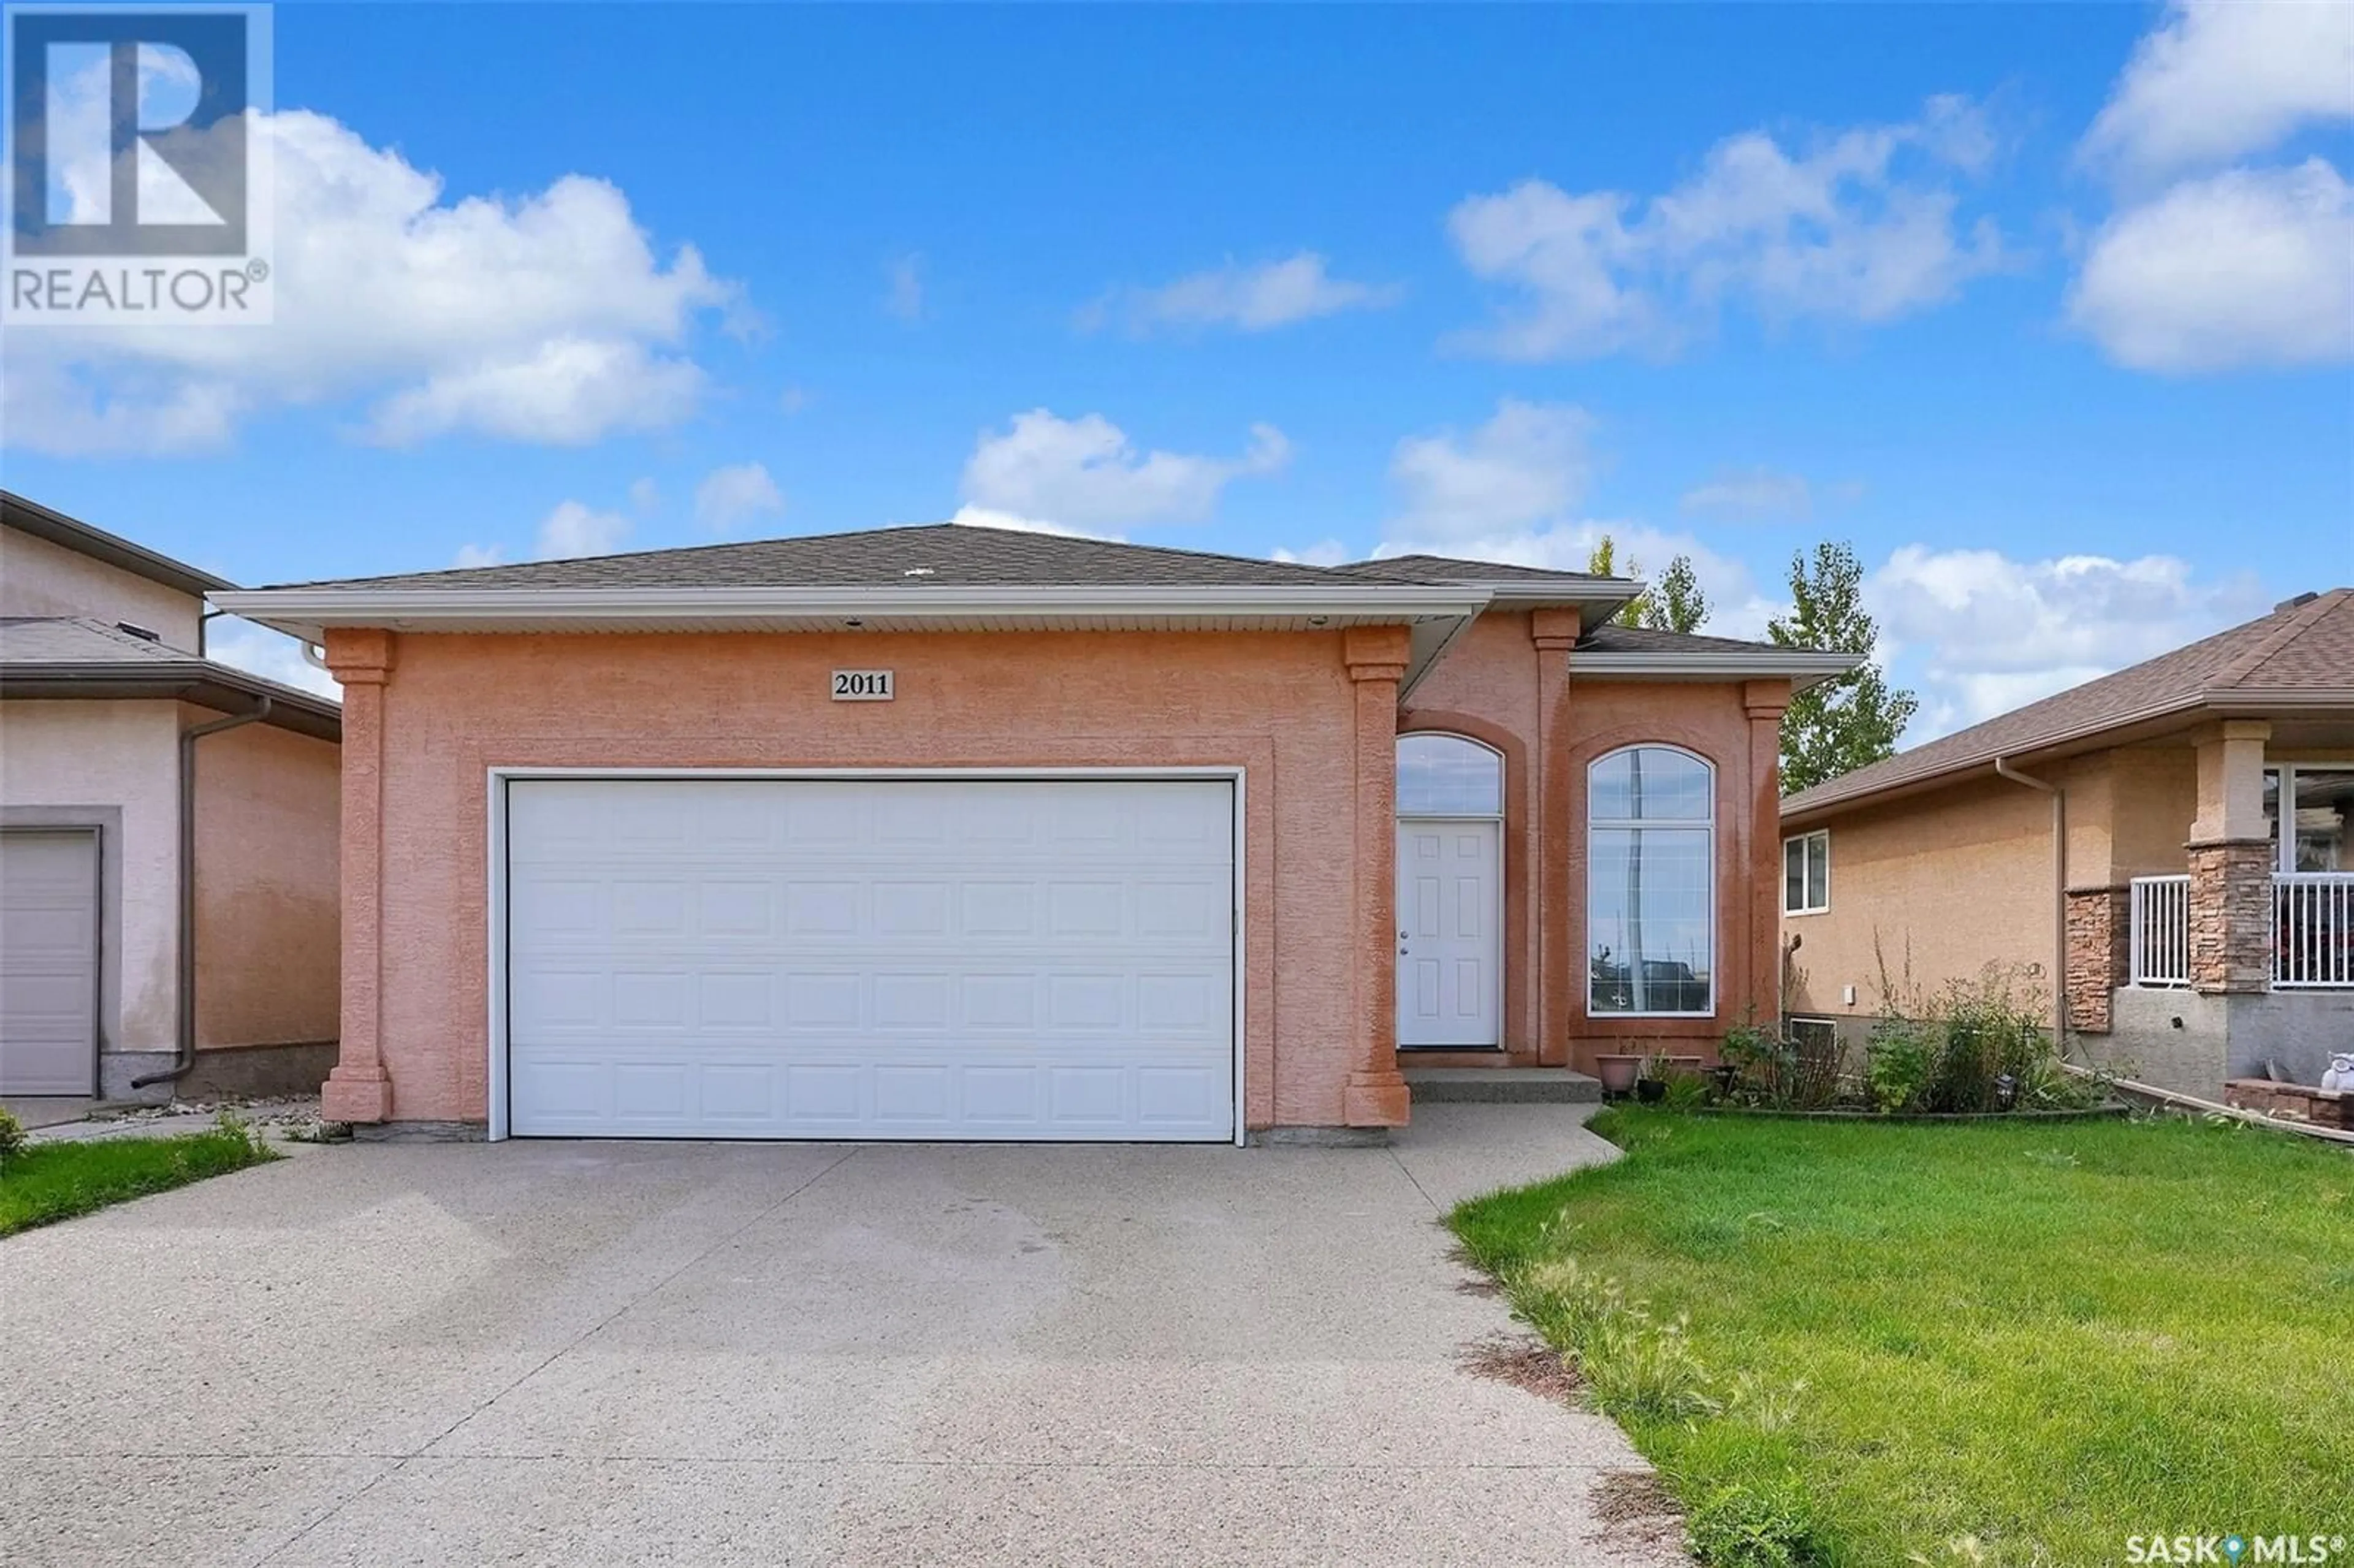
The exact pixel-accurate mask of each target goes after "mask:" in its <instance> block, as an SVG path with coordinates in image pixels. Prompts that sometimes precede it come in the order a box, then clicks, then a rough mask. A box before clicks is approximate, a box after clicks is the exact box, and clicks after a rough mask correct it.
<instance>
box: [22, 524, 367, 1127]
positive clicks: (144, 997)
mask: <svg viewBox="0 0 2354 1568" xmlns="http://www.w3.org/2000/svg"><path fill="white" fill-rule="evenodd" d="M231 586H233V585H231V584H229V583H228V582H226V581H224V580H223V579H221V578H219V577H214V576H212V575H211V574H209V573H207V572H201V571H198V570H196V568H194V567H189V566H186V565H184V564H182V563H180V562H178V561H175V560H171V559H169V558H167V557H165V556H159V555H156V554H155V553H154V552H153V551H150V550H147V549H143V548H142V547H141V546H137V545H134V544H133V543H131V542H130V541H128V540H126V539H121V538H118V537H116V536H115V535H111V534H109V533H106V532H104V531H103V530H101V529H97V528H93V527H91V526H90V525H89V524H84V523H80V522H77V521H75V520H74V519H73V518H70V517H68V516H65V515H63V514H60V513H58V512H54V511H52V510H50V509H49V508H48V507H46V506H41V505H38V504H37V503H33V502H30V501H27V500H25V499H23V498H22V497H19V496H16V495H11V494H5V493H0V1095H5V1096H7V1097H10V1098H19V1097H41V1096H53V1095H54V1096H90V1095H98V1096H101V1097H105V1098H108V1099H146V1100H153V1099H164V1098H168V1097H170V1096H171V1095H172V1094H173V1092H174V1090H175V1086H177V1088H178V1091H179V1092H180V1093H181V1094H183V1095H187V1094H197V1093H220V1092H231V1091H256V1092H261V1091H277V1090H291V1089H303V1088H315V1087H317V1086H318V1084H319V1082H320V1080H321V1079H322V1078H323V1077H324V1076H325V1075H326V1072H327V1069H328V1068H329V1067H330V1066H331V1065H333V1064H334V1049H335V1048H334V1040H335V1027H336V1010H337V1001H336V992H337V987H336V963H337V953H338V948H339V938H338V925H339V918H338V903H337V896H336V871H337V867H336V853H337V851H336V835H337V819H338V805H339V794H338V784H337V743H338V738H339V736H340V735H341V732H342V722H343V720H342V712H341V710H340V708H339V707H338V706H337V705H336V704H335V703H334V702H332V701H330V700H328V699H326V698H323V697H320V696H316V695H313V694H311V693H308V692H302V691H298V690H295V689H294V688H292V687H290V686H285V685H281V684H279V683H276V682H273V681H266V680H263V679H261V678H260V677H258V676H255V675H252V674H249V673H246V672H244V671H242V670H237V669H232V668H230V667H229V666H228V665H226V664H221V663H217V662H213V661H210V660H207V659H206V658H205V657H204V656H203V655H204V627H205V609H204V601H203V596H204V595H205V594H207V593H208V592H210V591H212V590H213V589H216V588H229V587H231Z"/></svg>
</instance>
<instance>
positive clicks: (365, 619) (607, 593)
mask: <svg viewBox="0 0 2354 1568" xmlns="http://www.w3.org/2000/svg"><path fill="white" fill-rule="evenodd" d="M1489 597H1490V596H1489V594H1488V592H1487V590H1486V589H1484V588H1458V587H1432V586H1424V585H1420V584H1395V585H1388V586H1378V587H1377V586H1374V585H1371V584H1363V583H1331V584H1326V583H1308V584H1300V585H1283V586H1270V585H1265V584H1251V585H1247V586H1243V587H1235V588H1182V587H1164V586H1160V585H1152V586H1148V587H1054V588H1037V587H1020V588H1010V587H996V586H969V585H942V586H938V587H925V588H896V587H893V588H884V587H850V588H811V587H787V588H771V587H762V588H240V589H237V590H234V591H223V592H217V593H215V594H213V595H212V596H211V601H212V603H213V604H215V605H216V606H217V607H218V608H219V609H224V610H227V611H228V612H229V613H231V614H234V615H240V616H243V617H245V618H246V619H248V620H258V621H260V622H261V623H262V624H264V625H266V626H271V627H275V628H276V629H277V630H281V631H288V632H291V633H292V634H293V635H295V636H297V637H303V638H304V639H305V640H306V641H317V640H318V633H319V632H320V631H321V630H323V629H324V628H326V627H330V626H352V627H381V626H391V627H394V628H396V629H405V630H433V629H435V628H455V627H460V626H481V625H485V624H495V623H497V622H500V621H510V620H511V621H527V622H530V623H532V624H534V625H537V626H545V625H546V624H548V623H550V622H560V621H566V620H579V621H595V622H599V623H612V622H617V621H619V622H629V621H647V622H671V623H676V622H679V621H683V620H684V621H692V620H710V621H729V622H742V621H746V620H754V621H758V620H776V621H788V620H844V621H847V620H854V619H855V620H917V621H947V620H981V619H989V618H1013V617H1042V616H1054V617H1081V616H1091V617H1114V618H1125V619H1138V618H1147V619H1155V620H1161V619H1165V620H1187V619H1213V618H1225V619H1234V618H1258V619H1267V620H1310V621H1314V620H1316V619H1317V618H1318V617H1324V618H1328V619H1330V620H1333V621H1336V622H1356V623H1360V624H1363V623H1365V622H1368V621H1371V622H1378V623H1385V624H1399V625H1404V624H1410V623H1412V622H1414V621H1416V620H1427V619H1440V618H1449V617H1457V616H1474V615H1477V614H1479V611H1480V610H1481V609H1485V608H1486V607H1487V604H1488V600H1489Z"/></svg>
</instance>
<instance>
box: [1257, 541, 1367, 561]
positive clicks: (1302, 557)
mask: <svg viewBox="0 0 2354 1568" xmlns="http://www.w3.org/2000/svg"><path fill="white" fill-rule="evenodd" d="M1350 558H1351V555H1350V550H1349V546H1346V545H1343V544H1342V543H1341V541H1340V540H1338V539H1321V540H1319V541H1318V542H1317V543H1315V544H1313V545H1310V546H1308V547H1307V548H1305V549H1300V550H1292V549H1287V548H1285V547H1284V546H1281V545H1278V546H1276V547H1275V548H1274V549H1272V550H1270V551H1268V552H1267V559H1269V560H1271V561H1287V562H1289V563H1291V564H1293V565H1295V566H1302V567H1337V566H1339V565H1340V564H1341V562H1343V561H1345V560H1348V559H1350Z"/></svg>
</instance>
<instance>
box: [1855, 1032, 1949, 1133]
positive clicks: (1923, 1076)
mask: <svg viewBox="0 0 2354 1568" xmlns="http://www.w3.org/2000/svg"><path fill="white" fill-rule="evenodd" d="M1928 1033H1929V1032H1928V1031H1927V1030H1926V1029H1925V1027H1924V1026H1922V1025H1921V1024H1919V1023H1916V1022H1914V1021H1913V1020H1912V1019H1909V1018H1896V1017H1893V1016H1892V1017H1887V1018H1882V1019H1881V1020H1880V1021H1879V1022H1876V1023H1874V1024H1873V1025H1872V1038H1871V1039H1870V1040H1869V1041H1867V1042H1866V1043H1865V1044H1864V1048H1863V1052H1864V1069H1863V1076H1864V1082H1865V1084H1866V1086H1868V1087H1869V1088H1870V1089H1871V1091H1872V1107H1873V1108H1875V1109H1877V1110H1883V1111H1912V1110H1918V1109H1920V1108H1921V1102H1922V1098H1923V1097H1924V1096H1925V1095H1926V1094H1927V1093H1928V1089H1929V1077H1930V1074H1931V1072H1932V1071H1933V1069H1934V1068H1935V1048H1934V1047H1933V1046H1932V1045H1931V1044H1930V1043H1929V1038H1928Z"/></svg>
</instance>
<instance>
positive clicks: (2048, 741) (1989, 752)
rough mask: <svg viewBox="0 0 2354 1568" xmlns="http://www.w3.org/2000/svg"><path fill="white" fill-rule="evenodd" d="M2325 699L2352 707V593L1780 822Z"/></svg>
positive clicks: (1938, 745)
mask: <svg viewBox="0 0 2354 1568" xmlns="http://www.w3.org/2000/svg"><path fill="white" fill-rule="evenodd" d="M2333 691H2335V692H2346V693H2349V705H2354V588H2332V589H2331V590H2329V591H2328V592H2327V593H2324V594H2313V595H2307V596H2306V597H2305V598H2303V599H2292V600H2290V601H2289V602H2288V603H2286V604H2284V605H2282V606H2280V607H2279V608H2278V609H2274V611H2273V612H2272V613H2271V614H2270V615H2266V616H2263V617H2260V618H2258V619H2257V620H2251V621H2248V622H2246V623H2244V624H2243V625H2240V626H2234V627H2232V629H2231V630H2228V631H2219V632H2217V633H2216V634H2215V635H2214V636H2212V637H2208V638H2202V639H2200V641H2197V642H2193V643H2190V644H2189V645H2188V646H2187V647H2182V648H2178V649H2176V650H2174V652H2171V653H2161V654H2159V655H2158V657H2157V658H2155V659H2150V660H2147V661H2145V662H2142V663H2139V664H2136V665H2133V666H2131V667H2130V668H2127V669H2124V670H2119V671H2118V672H2116V673H2115V674H2112V675H2104V676H2102V677H2100V678H2099V679H2098V680H2094V681H2087V682H2085V683H2084V684H2083V685H2081V686H2075V687H2072V688H2070V689H2069V690H2067V691H2064V692H2062V693H2060V694H2057V695H2056V696H2050V697H2046V698H2044V699H2043V700H2042V701H2041V702H2040V703H2030V704H2029V705H2027V706H2025V707H2023V708H2019V709H2015V710H2014V711H2012V712H2010V713H2007V714H2003V715H2000V716H1999V717H1996V718H1990V719H1988V720H1987V721H1986V722H1985V723H1984V724H1979V725H1973V726H1970V727H1969V728H1968V729H1965V730H1956V732H1954V733H1953V734H1952V735H1948V736H1941V737H1940V738H1938V739H1936V740H1933V741H1930V742H1928V743H1927V744H1926V745H1924V746H1916V747H1913V749H1911V750H1910V751H1902V752H1899V753H1897V754H1896V755H1895V756H1894V757H1892V758H1888V759H1887V760H1886V761H1884V762H1875V763H1873V764H1872V766H1870V767H1869V768H1857V769H1856V770H1855V771H1854V772H1852V773H1845V774H1841V775H1840V777H1839V778H1837V779H1827V780H1826V781H1824V782H1823V783H1820V784H1818V785H1816V786H1815V787H1814V788H1813V789H1801V790H1800V791H1798V792H1797V794H1795V795H1793V796H1791V797H1790V798H1789V799H1788V800H1785V801H1783V802H1782V814H1783V815H1784V816H1786V817H1787V816H1796V815H1800V814H1803V813H1806V812H1808V811H1814V810H1820V809H1822V808H1823V807H1825V806H1831V805H1839V804H1842V803H1845V802H1849V801H1853V800H1861V799H1863V798H1864V797H1866V796H1871V795H1877V794H1880V793H1881V792H1882V791H1883V790H1888V789H1896V788H1898V787H1899V786H1902V785H1906V784H1916V783H1920V782H1922V781H1924V780H1925V779H1934V778H1936V777H1938V776H1940V775H1943V774H1947V773H1956V772H1960V771H1963V770H1965V769H1968V768H1978V767H1981V766H1985V765H1988V764H1991V763H1992V762H1993V761H1994V759H1995V758H1998V757H2005V756H2020V755H2024V754H2026V753H2029V752H2032V751H2036V750H2040V749H2041V748H2043V747H2052V746H2058V745H2062V744H2065V743H2067V742H2071V741H2078V740H2084V739H2087V738H2089V737H2091V736H2097V735H2098V734H2100V733H2101V732H2102V731H2103V730H2106V729H2112V728H2116V727H2119V726H2124V725H2126V724H2130V723H2136V722H2138V721H2141V720H2144V719H2147V718H2151V717H2154V716H2158V715H2165V714H2167V713H2170V712H2176V711H2188V710H2191V709H2195V708H2199V707H2201V706H2203V705H2210V704H2215V703H2230V702H2233V701H2235V700H2236V701H2237V702H2238V703H2239V704H2241V705H2261V704H2262V702H2263V700H2264V697H2265V696H2266V695H2267V694H2324V693H2328V692H2333Z"/></svg>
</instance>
